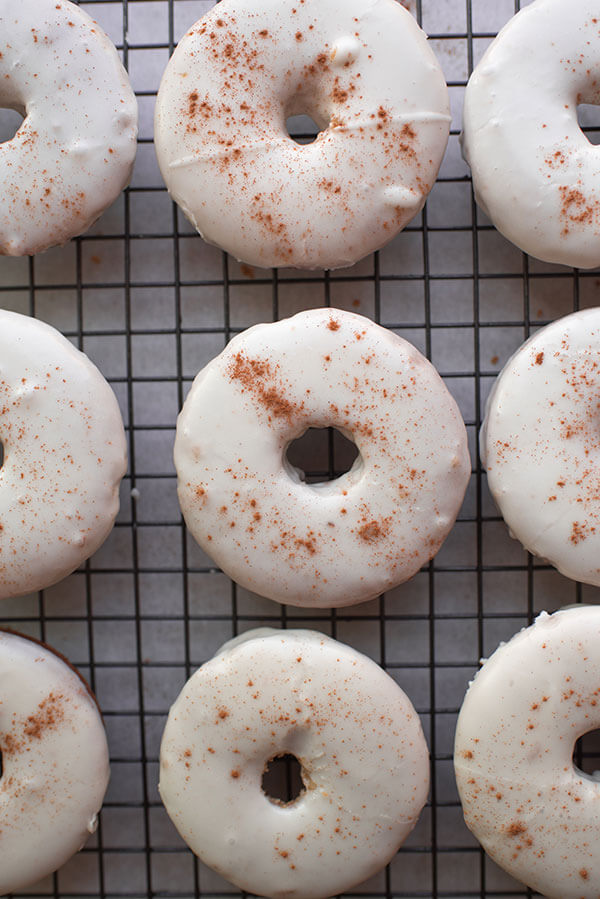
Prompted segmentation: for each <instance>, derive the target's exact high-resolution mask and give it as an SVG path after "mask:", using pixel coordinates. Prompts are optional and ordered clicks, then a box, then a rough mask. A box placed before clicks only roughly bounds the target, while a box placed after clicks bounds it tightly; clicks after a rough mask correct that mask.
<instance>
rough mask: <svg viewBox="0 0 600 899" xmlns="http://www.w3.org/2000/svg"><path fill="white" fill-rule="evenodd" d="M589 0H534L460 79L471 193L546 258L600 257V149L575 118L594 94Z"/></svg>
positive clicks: (597, 28) (594, 43) (582, 261)
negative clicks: (466, 80)
mask: <svg viewBox="0 0 600 899" xmlns="http://www.w3.org/2000/svg"><path fill="white" fill-rule="evenodd" d="M599 66H600V21H599V19H598V6H597V4H596V3H594V2H593V0H569V3H568V14H566V7H565V3H564V0H535V2H534V3H532V4H531V5H529V6H527V7H525V9H522V10H521V11H520V12H519V13H517V15H516V16H514V17H513V18H512V19H511V20H510V21H509V23H508V24H507V25H505V27H504V28H503V29H502V31H501V32H500V33H499V35H498V36H497V38H496V39H495V40H494V41H493V42H492V44H491V45H490V47H489V48H488V49H487V51H486V53H485V54H484V56H483V58H482V60H481V62H480V63H479V65H478V66H477V68H476V69H475V71H474V72H473V75H472V76H471V79H470V80H469V83H468V85H467V90H466V94H465V105H464V116H463V151H464V155H465V159H466V160H467V162H468V163H469V165H470V166H471V171H472V175H473V187H474V189H475V196H476V198H477V202H478V203H479V205H480V206H481V207H482V209H483V210H484V211H485V212H486V214H487V215H488V216H489V218H491V220H492V222H493V223H494V225H495V226H496V228H498V230H499V231H501V232H502V234H504V236H505V237H507V238H508V239H509V240H511V241H512V242H513V243H515V244H516V245H517V246H518V247H520V248H521V249H522V250H524V251H525V252H526V253H529V254H531V255H532V256H535V257H537V258H538V259H543V260H545V261H546V262H559V263H563V264H564V265H572V266H579V267H581V268H593V267H594V266H596V265H598V264H600V149H599V148H598V147H596V146H593V145H592V144H591V143H590V142H589V141H588V139H587V137H586V136H585V134H584V133H583V132H582V130H581V128H580V127H579V124H578V121H577V106H578V105H579V104H580V103H592V104H597V103H598V102H600V88H599V86H598V81H597V77H598V69H599Z"/></svg>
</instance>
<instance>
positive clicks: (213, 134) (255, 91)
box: [155, 0, 450, 268]
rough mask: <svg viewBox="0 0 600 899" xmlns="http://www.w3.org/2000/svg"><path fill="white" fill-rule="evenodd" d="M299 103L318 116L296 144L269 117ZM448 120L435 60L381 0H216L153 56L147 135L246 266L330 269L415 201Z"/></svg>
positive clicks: (172, 188)
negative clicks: (311, 137)
mask: <svg viewBox="0 0 600 899" xmlns="http://www.w3.org/2000/svg"><path fill="white" fill-rule="evenodd" d="M301 113H308V114H310V115H312V117H313V119H314V120H315V121H316V122H317V123H318V125H319V127H320V128H321V129H322V131H321V133H320V134H319V136H318V138H317V140H316V141H314V143H312V144H309V145H306V146H300V145H299V144H297V143H295V142H294V141H293V140H292V139H291V138H290V137H289V134H288V132H287V130H286V125H285V122H286V118H287V117H288V116H291V115H297V114H301ZM449 127H450V116H449V103H448V91H447V88H446V84H445V81H444V78H443V75H442V71H441V69H440V66H439V64H438V62H437V60H436V59H435V56H434V55H433V52H432V51H431V49H430V48H429V46H428V44H427V41H426V37H425V35H424V34H423V32H422V31H421V30H420V28H419V27H418V25H417V24H416V22H415V20H414V19H413V17H412V16H411V15H410V14H409V13H408V12H407V11H406V10H405V9H403V8H402V6H401V5H400V4H399V3H398V2H396V0H344V3H343V4H340V3H338V2H334V0H324V2H320V3H319V4H318V5H315V4H314V3H304V2H296V0H261V2H260V3H256V0H226V2H225V3H220V4H219V5H218V6H215V8H214V9H212V10H210V11H209V12H208V13H207V14H206V15H205V16H204V17H203V18H202V19H200V21H199V22H197V23H196V24H195V25H194V26H193V27H192V28H191V30H190V31H189V32H188V34H187V35H186V36H185V37H184V38H183V39H182V40H181V42H180V43H179V45H178V47H177V49H176V50H175V53H174V54H173V57H172V58H171V60H170V62H169V65H168V67H167V69H166V72H165V74H164V77H163V80H162V83H161V86H160V90H159V93H158V99H157V104H156V119H155V143H156V151H157V156H158V161H159V165H160V168H161V172H162V175H163V177H164V179H165V182H166V184H167V187H168V189H169V192H170V193H171V195H172V197H173V199H174V200H175V201H176V202H177V203H178V204H179V205H180V206H181V208H182V209H183V211H184V212H185V214H186V215H187V217H188V218H189V219H190V221H191V222H192V223H193V224H194V225H195V227H196V228H197V229H198V231H199V232H200V234H201V235H202V236H203V237H204V238H205V240H207V241H209V242H210V243H214V244H216V245H217V246H220V247H223V248H225V249H226V250H228V251H229V252H230V253H233V254H234V255H235V256H236V257H237V258H238V259H241V260H244V261H245V262H249V263H251V264H254V265H258V266H263V267H265V266H282V265H287V266H295V267H298V268H338V267H340V266H345V265H351V264H352V263H353V262H355V261H356V260H357V259H360V258H362V257H363V256H366V255H367V254H368V253H371V252H372V251H373V250H376V249H378V248H379V247H380V246H382V245H383V244H384V243H387V241H389V240H390V239H391V238H392V237H394V235H395V234H397V233H398V231H400V230H401V229H402V228H403V227H404V226H405V225H406V224H407V222H409V221H410V219H412V218H413V217H414V216H415V215H416V213H417V212H418V211H419V210H420V209H421V208H422V206H423V204H424V202H425V199H426V196H427V194H428V193H429V191H430V190H431V187H432V185H433V182H434V181H435V178H436V175H437V172H438V169H439V166H440V163H441V160H442V156H443V154H444V150H445V147H446V142H447V140H448V133H449ZM389 188H392V189H398V190H397V191H396V192H394V190H392V192H391V193H390V192H389Z"/></svg>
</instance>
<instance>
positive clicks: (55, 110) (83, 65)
mask: <svg viewBox="0 0 600 899" xmlns="http://www.w3.org/2000/svg"><path fill="white" fill-rule="evenodd" d="M0 106H3V107H6V108H10V109H16V110H18V111H20V112H22V113H23V114H24V115H25V116H26V118H25V120H24V121H23V123H22V125H21V127H20V128H19V130H18V131H17V133H16V135H15V136H14V138H13V139H12V140H10V141H6V142H5V143H0V253H2V254H5V255H9V256H23V255H25V254H28V253H29V254H32V253H38V252H40V251H41V250H45V249H46V248H47V247H50V246H53V245H55V244H62V243H65V241H67V240H68V239H69V238H70V237H74V236H75V235H76V234H81V233H82V231H85V230H86V229H87V228H89V227H90V225H91V224H92V223H93V222H94V221H95V220H96V219H97V218H98V216H99V215H100V214H101V213H102V212H103V211H104V210H105V209H106V207H107V206H109V205H110V204H111V203H112V202H113V200H115V199H116V198H117V196H118V194H119V192H120V191H121V190H122V189H123V187H125V185H126V184H127V182H128V181H129V177H130V174H131V169H132V167H133V161H134V157H135V150H136V137H137V103H136V100H135V96H134V94H133V92H132V90H131V87H130V85H129V80H128V78H127V74H126V72H125V70H124V68H123V66H122V65H121V62H120V60H119V57H118V54H117V51H116V50H115V48H114V46H113V44H112V43H111V41H110V40H109V39H108V37H107V36H106V35H105V34H104V32H103V31H102V29H101V28H100V27H99V26H98V25H97V24H96V23H95V22H94V21H93V20H92V19H91V18H90V17H89V16H88V15H87V13H85V12H83V10H82V9H80V8H79V7H78V6H75V4H73V3H70V2H68V0H58V2H57V0H19V2H18V4H15V3H14V2H13V0H0Z"/></svg>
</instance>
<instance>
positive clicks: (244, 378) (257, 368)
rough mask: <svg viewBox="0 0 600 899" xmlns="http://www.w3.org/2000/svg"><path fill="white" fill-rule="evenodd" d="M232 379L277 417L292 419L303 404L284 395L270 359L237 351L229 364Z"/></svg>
mask: <svg viewBox="0 0 600 899" xmlns="http://www.w3.org/2000/svg"><path fill="white" fill-rule="evenodd" d="M229 375H230V377H231V379H232V380H235V381H239V382H240V383H241V384H242V385H243V387H244V388H245V389H246V390H249V391H251V392H252V393H253V394H254V396H255V397H256V398H257V400H258V401H259V402H260V403H261V405H262V406H264V407H265V409H267V410H268V412H269V413H270V414H271V415H273V416H274V417H275V418H287V419H288V420H291V418H292V417H293V415H294V413H297V412H298V411H299V410H300V409H301V408H302V405H301V404H300V405H299V404H297V403H291V402H290V401H289V400H288V399H286V397H285V396H284V393H283V389H282V387H281V385H279V386H278V385H276V384H275V383H274V381H275V373H274V372H273V369H272V366H271V364H270V363H269V362H268V361H263V360H261V359H250V358H248V357H247V356H246V355H244V353H242V352H240V353H237V354H236V355H235V356H234V358H233V360H232V362H231V363H230V366H229Z"/></svg>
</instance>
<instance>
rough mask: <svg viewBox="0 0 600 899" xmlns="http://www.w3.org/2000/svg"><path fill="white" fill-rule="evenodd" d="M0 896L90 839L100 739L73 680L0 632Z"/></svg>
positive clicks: (101, 779) (92, 711) (104, 776)
mask: <svg viewBox="0 0 600 899" xmlns="http://www.w3.org/2000/svg"><path fill="white" fill-rule="evenodd" d="M0 684H1V686H0V753H1V756H2V776H1V777H0V834H1V847H2V848H1V855H2V864H1V865H0V894H1V895H4V894H6V893H12V892H13V891H15V890H20V889H22V888H24V887H26V886H29V885H30V884H33V883H36V882H37V881H38V880H40V879H41V878H43V877H45V876H46V875H48V874H50V873H52V872H53V871H56V870H57V869H58V868H59V867H61V866H62V865H63V864H65V862H67V861H68V860H69V858H71V856H72V855H74V854H75V853H76V852H77V851H78V850H79V849H81V848H82V846H83V844H84V843H85V841H86V839H87V838H88V836H89V835H90V834H91V833H94V831H95V829H96V825H97V815H98V812H99V810H100V807H101V805H102V800H103V798H104V794H105V792H106V788H107V786H108V779H109V766H108V747H107V742H106V734H105V731H104V727H103V724H102V719H101V716H100V712H99V710H98V707H97V705H96V702H95V700H94V698H93V696H92V695H91V694H90V692H89V688H88V687H87V685H86V684H85V683H84V682H83V681H82V679H81V677H80V675H79V674H78V673H77V672H76V671H75V670H73V669H72V668H71V667H70V666H69V664H68V663H67V662H66V661H65V660H63V658H61V657H59V656H58V655H56V654H55V653H54V652H53V651H52V650H51V649H50V647H47V646H45V645H43V644H40V643H39V642H38V641H34V640H30V639H29V638H27V637H23V636H21V635H18V634H15V633H12V632H6V631H2V630H0Z"/></svg>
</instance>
